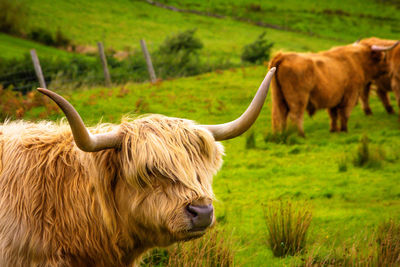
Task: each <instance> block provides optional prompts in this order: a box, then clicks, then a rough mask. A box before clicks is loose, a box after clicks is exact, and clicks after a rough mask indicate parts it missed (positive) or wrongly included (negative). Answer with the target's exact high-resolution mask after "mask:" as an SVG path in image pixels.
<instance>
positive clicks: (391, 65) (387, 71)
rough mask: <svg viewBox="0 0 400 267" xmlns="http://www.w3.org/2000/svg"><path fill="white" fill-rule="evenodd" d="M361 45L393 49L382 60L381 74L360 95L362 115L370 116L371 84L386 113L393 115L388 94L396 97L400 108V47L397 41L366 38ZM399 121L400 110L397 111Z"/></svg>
mask: <svg viewBox="0 0 400 267" xmlns="http://www.w3.org/2000/svg"><path fill="white" fill-rule="evenodd" d="M360 43H361V44H366V45H370V46H373V45H374V46H375V47H393V48H392V49H390V50H389V51H388V52H387V53H386V55H385V58H384V63H385V64H383V65H382V72H383V74H382V75H381V76H379V77H378V78H376V79H375V80H374V81H373V82H372V83H369V84H367V86H366V87H365V89H364V91H363V92H362V94H361V103H362V106H363V110H364V113H365V114H366V115H370V114H372V111H371V108H370V106H369V102H368V100H369V92H370V90H371V89H370V88H371V84H375V85H376V87H377V89H376V94H377V95H378V97H379V99H380V100H381V101H382V104H383V106H384V107H385V109H386V111H387V113H389V114H393V113H394V111H393V107H392V105H390V101H389V97H388V92H390V91H393V93H394V96H395V97H396V101H397V106H398V107H400V45H398V44H399V41H396V40H385V39H379V38H376V37H371V38H366V39H363V40H361V41H360ZM399 119H400V110H399Z"/></svg>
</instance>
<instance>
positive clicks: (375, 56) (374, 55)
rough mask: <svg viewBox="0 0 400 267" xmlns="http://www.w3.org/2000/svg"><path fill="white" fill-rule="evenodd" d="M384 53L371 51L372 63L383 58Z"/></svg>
mask: <svg viewBox="0 0 400 267" xmlns="http://www.w3.org/2000/svg"><path fill="white" fill-rule="evenodd" d="M385 54H386V53H385V52H382V51H374V50H371V58H372V60H373V61H374V62H379V61H381V60H382V59H384V58H385Z"/></svg>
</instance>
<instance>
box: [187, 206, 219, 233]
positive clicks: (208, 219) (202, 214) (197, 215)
mask: <svg viewBox="0 0 400 267" xmlns="http://www.w3.org/2000/svg"><path fill="white" fill-rule="evenodd" d="M186 210H187V212H188V214H189V217H190V220H191V221H192V224H193V228H192V229H191V231H202V230H205V229H206V228H207V227H208V226H210V225H211V223H212V221H213V216H214V208H213V206H212V205H211V204H210V205H206V206H197V205H187V206H186Z"/></svg>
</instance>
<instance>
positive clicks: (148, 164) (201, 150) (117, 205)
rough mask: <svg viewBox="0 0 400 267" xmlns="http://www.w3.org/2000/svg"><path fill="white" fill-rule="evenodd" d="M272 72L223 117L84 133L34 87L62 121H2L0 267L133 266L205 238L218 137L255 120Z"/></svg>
mask: <svg viewBox="0 0 400 267" xmlns="http://www.w3.org/2000/svg"><path fill="white" fill-rule="evenodd" d="M274 71H275V69H271V71H270V72H269V73H268V74H267V76H266V78H265V80H264V81H263V83H262V84H261V86H260V89H259V90H258V92H257V94H256V96H255V97H254V99H253V101H252V103H251V104H250V106H249V108H248V109H247V110H246V111H245V113H243V115H242V116H241V117H240V118H238V119H237V120H235V121H232V122H229V123H226V124H221V125H197V124H195V123H194V122H192V121H189V120H185V119H178V118H169V117H164V116H161V115H150V116H147V117H142V118H138V119H134V120H133V119H124V120H123V122H122V123H121V124H120V125H111V124H101V125H98V126H97V127H95V128H92V129H90V130H89V131H88V130H87V129H86V127H85V126H84V124H83V122H82V119H81V118H80V116H79V114H78V113H77V112H76V111H75V109H74V108H73V107H72V106H71V105H70V104H69V103H68V102H67V101H66V100H65V99H63V98H62V97H61V96H59V95H57V94H55V93H53V92H51V91H49V90H46V89H39V91H40V92H42V93H43V94H45V95H47V96H48V97H50V98H51V99H53V100H54V101H55V102H56V103H57V104H58V105H59V107H60V108H61V109H62V110H63V111H64V113H65V115H66V117H67V119H68V122H69V126H68V124H66V123H58V124H56V123H52V122H41V123H37V124H34V123H28V122H24V121H18V122H6V123H4V124H3V125H1V126H0V131H1V135H0V137H1V139H0V140H1V142H0V148H1V154H0V155H1V166H0V170H1V174H0V188H1V190H0V266H12V267H19V266H46V267H47V266H132V265H135V263H138V262H139V260H140V256H141V255H142V254H143V253H144V252H145V251H146V250H148V249H150V248H153V247H156V246H167V245H170V244H172V243H174V242H176V241H181V240H190V239H193V238H197V237H200V236H202V235H203V234H204V233H205V231H206V230H207V229H208V228H209V227H210V226H211V225H212V224H213V222H214V221H215V219H214V218H215V217H214V215H213V207H212V200H213V198H214V195H213V191H212V187H211V183H212V177H213V175H214V174H215V173H216V172H217V171H218V169H219V168H220V167H221V164H222V155H223V147H222V145H221V144H220V143H219V142H216V141H221V140H225V139H229V138H234V137H236V136H238V135H240V134H242V133H243V132H245V131H246V130H247V129H248V128H249V127H250V126H251V125H252V124H253V123H254V121H255V120H256V118H257V116H258V114H259V112H260V110H261V108H262V105H263V103H264V100H265V97H266V95H267V92H268V87H269V83H270V81H271V78H272V75H273V73H274ZM71 130H72V131H71Z"/></svg>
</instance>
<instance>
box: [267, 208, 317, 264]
mask: <svg viewBox="0 0 400 267" xmlns="http://www.w3.org/2000/svg"><path fill="white" fill-rule="evenodd" d="M264 216H265V222H266V224H267V229H268V239H267V242H268V244H269V246H270V247H271V249H272V252H273V254H274V256H276V257H284V256H287V255H295V254H297V253H299V252H301V251H302V250H303V249H304V247H305V245H306V234H307V230H308V228H309V226H310V223H311V220H312V212H311V208H310V206H309V205H308V204H305V203H298V204H294V203H292V202H290V201H278V202H272V203H270V204H269V205H268V206H267V207H266V208H265V209H264Z"/></svg>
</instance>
